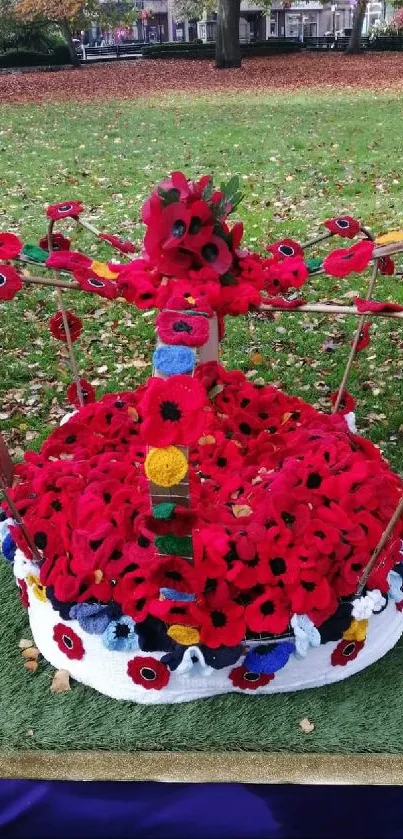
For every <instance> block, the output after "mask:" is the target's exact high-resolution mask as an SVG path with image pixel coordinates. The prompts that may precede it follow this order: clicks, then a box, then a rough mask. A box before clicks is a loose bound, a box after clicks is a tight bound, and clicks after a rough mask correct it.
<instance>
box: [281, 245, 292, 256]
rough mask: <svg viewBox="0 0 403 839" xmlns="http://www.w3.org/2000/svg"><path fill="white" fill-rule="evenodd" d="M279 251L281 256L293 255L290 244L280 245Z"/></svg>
mask: <svg viewBox="0 0 403 839" xmlns="http://www.w3.org/2000/svg"><path fill="white" fill-rule="evenodd" d="M279 251H280V253H282V254H283V256H294V253H295V251H294V248H292V247H291V245H280V247H279Z"/></svg>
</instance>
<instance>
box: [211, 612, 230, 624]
mask: <svg viewBox="0 0 403 839" xmlns="http://www.w3.org/2000/svg"><path fill="white" fill-rule="evenodd" d="M211 623H212V624H213V626H214V627H215V628H216V629H221V627H223V626H225V624H226V623H227V618H226V615H224V612H219V611H218V610H217V609H215V610H214V611H213V612H212V613H211Z"/></svg>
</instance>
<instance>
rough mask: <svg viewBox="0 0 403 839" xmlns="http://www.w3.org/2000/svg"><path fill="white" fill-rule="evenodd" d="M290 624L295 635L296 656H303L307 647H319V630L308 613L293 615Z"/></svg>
mask: <svg viewBox="0 0 403 839" xmlns="http://www.w3.org/2000/svg"><path fill="white" fill-rule="evenodd" d="M291 626H292V628H293V630H294V635H295V652H296V655H297V657H298V658H305V656H306V654H307V652H308V650H309V647H319V645H320V640H321V638H320V632H319V631H318V630H317V629H316V626H315V624H314V623H313V622H312V621H311V619H310V618H308V615H296V614H295V615H293V616H292V618H291Z"/></svg>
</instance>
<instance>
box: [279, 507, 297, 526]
mask: <svg viewBox="0 0 403 839" xmlns="http://www.w3.org/2000/svg"><path fill="white" fill-rule="evenodd" d="M281 518H282V519H283V522H284V524H287V525H290V526H291V525H292V524H294V522H295V516H293V515H292V513H287V511H286V510H284V512H283V513H281Z"/></svg>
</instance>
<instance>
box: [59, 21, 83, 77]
mask: <svg viewBox="0 0 403 839" xmlns="http://www.w3.org/2000/svg"><path fill="white" fill-rule="evenodd" d="M60 28H61V30H62V33H63V35H64V37H65V39H66V44H67V47H68V51H69V55H70V58H71V63H72V64H73V66H74V67H79V66H80V59H79V57H78V55H77V50H76V48H75V46H74V41H73V33H72V31H71V28H70V24H69V22H68V20H62V21H61V23H60Z"/></svg>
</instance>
